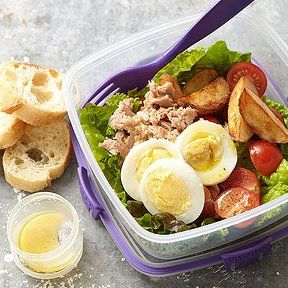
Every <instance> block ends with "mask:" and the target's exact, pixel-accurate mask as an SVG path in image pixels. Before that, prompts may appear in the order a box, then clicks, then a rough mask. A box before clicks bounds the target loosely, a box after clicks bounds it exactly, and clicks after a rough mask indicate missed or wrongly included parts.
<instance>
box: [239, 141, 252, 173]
mask: <svg viewBox="0 0 288 288" xmlns="http://www.w3.org/2000/svg"><path fill="white" fill-rule="evenodd" d="M234 144H235V147H236V150H237V166H239V167H243V168H247V169H249V170H252V171H255V167H254V165H253V164H252V161H251V159H250V155H249V146H248V142H246V143H241V142H234Z"/></svg>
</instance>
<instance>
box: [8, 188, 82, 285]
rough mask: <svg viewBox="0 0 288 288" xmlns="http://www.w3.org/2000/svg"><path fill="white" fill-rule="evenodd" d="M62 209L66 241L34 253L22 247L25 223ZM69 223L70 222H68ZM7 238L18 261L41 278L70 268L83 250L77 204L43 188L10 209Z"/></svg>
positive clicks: (15, 259)
mask: <svg viewBox="0 0 288 288" xmlns="http://www.w3.org/2000/svg"><path fill="white" fill-rule="evenodd" d="M47 211H48V212H52V213H53V212H55V213H60V214H61V215H63V216H64V217H65V221H67V222H66V223H67V225H66V227H64V229H65V231H64V230H63V233H62V235H58V237H62V238H63V242H62V243H61V244H60V245H59V246H58V247H57V248H56V249H53V250H51V251H49V252H46V253H42V254H32V253H28V252H25V251H23V250H21V249H20V248H19V236H20V233H21V231H22V229H23V227H24V225H25V224H26V223H28V222H29V220H31V219H32V218H33V217H35V215H40V214H41V213H43V212H44V213H46V212H47ZM68 224H69V225H68ZM7 233H8V240H9V243H10V248H11V252H12V255H13V258H14V261H15V263H16V265H17V266H18V267H19V268H20V269H21V270H22V271H23V272H24V273H26V274H28V275H30V276H32V277H34V278H39V279H53V278H58V277H61V276H63V275H65V274H67V273H68V272H70V271H71V270H72V269H73V268H74V267H75V266H76V265H77V263H78V262H79V260H80V258H81V256H82V251H83V234H82V231H81V229H80V226H79V218H78V215H77V212H76V210H75V208H74V207H73V206H72V205H71V204H70V203H69V202H68V201H67V200H65V199H64V198H63V197H61V196H59V195H57V194H55V193H50V192H41V193H36V194H32V195H30V196H28V197H25V198H24V199H23V200H22V201H20V202H19V203H17V205H16V206H15V207H14V209H13V210H12V211H11V213H10V215H9V218H8V222H7Z"/></svg>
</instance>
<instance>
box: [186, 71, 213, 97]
mask: <svg viewBox="0 0 288 288" xmlns="http://www.w3.org/2000/svg"><path fill="white" fill-rule="evenodd" d="M217 77H218V73H217V71H216V70H214V69H204V70H202V71H201V72H199V73H198V74H196V75H195V76H194V77H192V78H191V79H190V80H189V81H188V82H187V83H186V84H185V85H184V87H183V94H184V96H188V95H190V94H192V93H194V92H196V91H198V90H200V89H202V88H204V87H205V86H206V85H208V84H210V83H211V82H212V81H214V80H215V79H216V78H217Z"/></svg>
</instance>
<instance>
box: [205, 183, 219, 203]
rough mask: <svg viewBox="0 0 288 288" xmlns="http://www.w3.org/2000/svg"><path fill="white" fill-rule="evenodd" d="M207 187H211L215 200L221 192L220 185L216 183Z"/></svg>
mask: <svg viewBox="0 0 288 288" xmlns="http://www.w3.org/2000/svg"><path fill="white" fill-rule="evenodd" d="M207 188H208V189H209V191H210V193H211V196H212V198H213V200H214V201H215V200H216V199H217V198H218V196H219V195H220V193H221V191H220V189H219V187H218V185H217V184H216V185H212V186H208V187H207Z"/></svg>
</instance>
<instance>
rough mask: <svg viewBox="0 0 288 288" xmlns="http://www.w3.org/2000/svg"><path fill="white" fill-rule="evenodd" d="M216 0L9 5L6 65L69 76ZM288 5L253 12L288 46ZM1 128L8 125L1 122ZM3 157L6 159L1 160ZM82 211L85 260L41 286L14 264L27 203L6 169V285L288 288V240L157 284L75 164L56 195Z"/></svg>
mask: <svg viewBox="0 0 288 288" xmlns="http://www.w3.org/2000/svg"><path fill="white" fill-rule="evenodd" d="M212 2H213V1H210V0H201V1H200V0H194V1H189V0H182V1H177V0H157V1H156V0H155V1H140V0H130V1H129V0H114V1H113V0H106V1H104V0H96V1H93V0H70V1H69V0H59V1H55V0H42V1H36V0H1V1H0V35H1V42H0V49H1V50H0V51H1V52H0V61H4V60H9V59H18V60H26V61H27V60H30V61H31V62H36V63H42V64H46V65H50V66H54V67H56V68H59V69H63V70H64V71H65V70H66V69H67V68H68V67H69V66H71V65H72V64H73V63H75V62H76V61H77V60H79V59H81V58H82V57H84V56H86V55H87V54H89V53H91V52H92V51H95V50H98V49H101V48H104V47H107V46H108V45H110V44H112V43H115V42H117V41H118V40H122V39H124V38H125V37H126V36H128V35H130V34H131V33H135V32H139V31H142V30H143V29H146V28H150V27H153V26H155V25H158V24H160V23H165V22H167V21H171V20H173V19H177V18H180V17H184V16H188V15H191V14H194V13H195V12H199V11H200V10H203V9H205V8H207V7H208V6H209V5H210V4H211V3H212ZM287 7H288V1H287V0H278V1H269V0H261V1H260V0H258V1H256V2H255V4H253V7H251V8H250V9H253V10H255V11H257V13H258V14H259V15H261V16H262V17H263V18H265V19H266V21H267V22H269V23H270V24H271V25H272V26H273V27H274V28H275V30H276V31H277V32H278V33H279V34H280V35H281V36H282V37H283V38H284V40H285V41H288V20H287ZM0 125H1V124H0ZM0 157H1V156H0ZM50 190H52V191H55V192H57V193H59V194H60V195H62V196H64V197H66V198H67V199H68V200H69V201H70V202H71V203H72V204H73V205H74V206H75V208H76V210H77V212H78V213H79V216H80V218H81V226H82V227H83V232H84V254H83V257H82V259H81V261H80V263H79V265H78V267H77V268H76V269H74V270H73V271H72V272H70V273H69V274H68V275H67V276H66V277H64V278H61V279H57V280H51V281H43V280H42V281H41V280H36V279H32V278H30V277H29V276H26V275H24V274H23V273H22V272H21V271H20V270H18V268H17V267H16V266H15V265H14V263H13V262H10V261H9V257H7V254H9V253H10V251H9V245H8V242H7V239H6V221H7V216H8V214H9V211H11V209H12V208H13V207H14V205H15V204H16V203H17V201H18V200H19V199H20V198H21V197H24V195H23V194H22V193H20V194H19V193H18V194H17V193H15V192H14V191H13V190H12V189H11V187H10V186H9V185H8V184H7V183H6V182H5V180H4V177H3V171H2V168H0V221H1V223H0V224H1V225H0V287H1V288H2V287H3V288H4V287H5V288H6V287H7V288H8V287H9V288H17V287H35V288H36V287H37V288H41V287H43V288H44V287H45V288H65V287H71V288H73V287H75V288H80V287H83V288H98V287H99V288H100V287H101V288H104V287H107V288H108V287H111V288H112V287H113V288H114V287H154V288H156V287H159V288H160V287H199V288H200V287H236V286H237V287H254V288H256V287H287V283H288V276H287V273H288V260H287V259H288V258H287V254H286V253H287V250H288V239H283V240H281V241H280V242H278V243H277V244H274V245H273V249H272V253H271V254H270V255H269V256H268V257H265V258H264V259H263V261H261V262H259V263H256V264H253V265H250V266H248V267H245V268H242V269H240V270H237V271H235V272H227V271H225V270H224V268H223V266H222V265H218V266H213V267H209V268H205V269H202V270H199V271H194V272H189V273H184V274H179V275H174V276H170V277H165V278H153V277H148V276H144V275H141V274H140V273H138V272H137V271H135V270H133V268H132V267H131V266H130V265H129V264H128V263H127V261H126V260H125V259H124V258H123V256H122V255H121V253H120V252H119V250H118V249H117V247H116V245H115V244H114V242H113V241H112V239H111V238H110V236H109V235H108V233H107V231H106V230H105V228H104V226H103V225H102V223H101V222H100V221H94V220H92V218H91V217H90V215H89V214H88V212H87V211H86V209H85V207H84V205H83V203H82V200H81V197H80V194H79V186H78V180H77V175H76V163H75V161H73V162H72V164H71V166H70V167H69V169H68V170H67V171H66V173H65V174H64V176H63V177H62V178H61V179H60V180H57V181H55V182H54V185H53V188H52V189H50Z"/></svg>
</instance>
